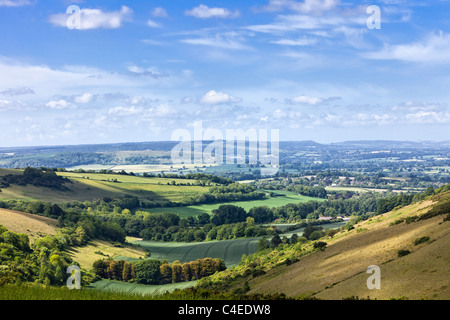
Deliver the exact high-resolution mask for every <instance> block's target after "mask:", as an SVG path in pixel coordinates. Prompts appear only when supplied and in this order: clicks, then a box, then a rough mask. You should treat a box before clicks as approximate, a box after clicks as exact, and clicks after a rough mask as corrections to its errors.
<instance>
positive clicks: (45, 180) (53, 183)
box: [0, 167, 70, 190]
mask: <svg viewBox="0 0 450 320" xmlns="http://www.w3.org/2000/svg"><path fill="white" fill-rule="evenodd" d="M65 183H70V180H69V179H67V178H64V177H60V176H58V175H57V174H56V173H55V172H54V171H43V170H40V169H36V168H32V167H26V168H25V170H24V171H23V174H22V175H15V174H8V175H5V176H3V177H2V178H0V186H1V187H2V188H7V187H8V186H9V185H10V184H18V185H23V186H24V185H27V184H31V185H33V186H38V187H47V188H54V189H60V190H66V188H65V187H64V184H65Z"/></svg>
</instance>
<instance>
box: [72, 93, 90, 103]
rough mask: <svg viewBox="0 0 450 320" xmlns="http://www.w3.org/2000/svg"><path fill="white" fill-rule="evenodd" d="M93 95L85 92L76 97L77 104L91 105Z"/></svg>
mask: <svg viewBox="0 0 450 320" xmlns="http://www.w3.org/2000/svg"><path fill="white" fill-rule="evenodd" d="M92 98H93V95H92V94H91V93H88V92H85V93H83V94H82V95H80V96H77V97H75V102H77V103H89V102H91V101H92Z"/></svg>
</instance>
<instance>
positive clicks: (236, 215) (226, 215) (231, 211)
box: [211, 205, 247, 226]
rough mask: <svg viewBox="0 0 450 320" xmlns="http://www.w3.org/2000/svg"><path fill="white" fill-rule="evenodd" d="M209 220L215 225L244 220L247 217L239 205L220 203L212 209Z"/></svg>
mask: <svg viewBox="0 0 450 320" xmlns="http://www.w3.org/2000/svg"><path fill="white" fill-rule="evenodd" d="M212 213H213V217H212V218H211V222H212V223H213V224H215V225H216V226H218V225H222V224H230V223H236V222H244V221H245V220H246V219H247V213H246V212H245V210H244V209H243V208H241V207H238V206H234V205H221V206H219V208H217V209H216V210H213V212H212Z"/></svg>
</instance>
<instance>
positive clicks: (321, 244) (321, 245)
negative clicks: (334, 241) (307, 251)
mask: <svg viewBox="0 0 450 320" xmlns="http://www.w3.org/2000/svg"><path fill="white" fill-rule="evenodd" d="M326 246H327V243H326V242H324V241H317V242H314V249H319V250H320V251H323V250H325V247H326Z"/></svg>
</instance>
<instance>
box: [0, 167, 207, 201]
mask: <svg viewBox="0 0 450 320" xmlns="http://www.w3.org/2000/svg"><path fill="white" fill-rule="evenodd" d="M21 172H22V171H20V170H9V169H0V176H2V175H6V174H11V173H12V174H21ZM57 174H58V175H60V176H63V177H66V178H68V179H70V181H71V182H72V183H66V184H65V187H67V189H68V190H56V189H49V188H44V187H37V186H33V185H26V186H19V185H15V184H12V185H11V186H10V187H8V188H2V190H1V191H2V192H0V200H13V199H21V200H29V201H32V200H39V201H47V202H52V203H64V202H72V201H81V202H83V201H93V200H95V199H101V198H103V197H112V198H116V197H122V196H124V195H132V196H136V197H138V198H139V199H140V200H141V201H143V202H145V203H148V204H155V203H158V204H165V203H167V202H168V201H172V202H178V201H181V200H182V199H183V197H184V196H185V195H194V194H197V193H204V192H208V187H206V186H195V185H186V184H188V183H190V184H193V183H195V180H189V179H171V178H157V177H148V178H144V177H138V176H128V175H120V174H99V173H75V172H58V173H57ZM173 183H175V184H173Z"/></svg>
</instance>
